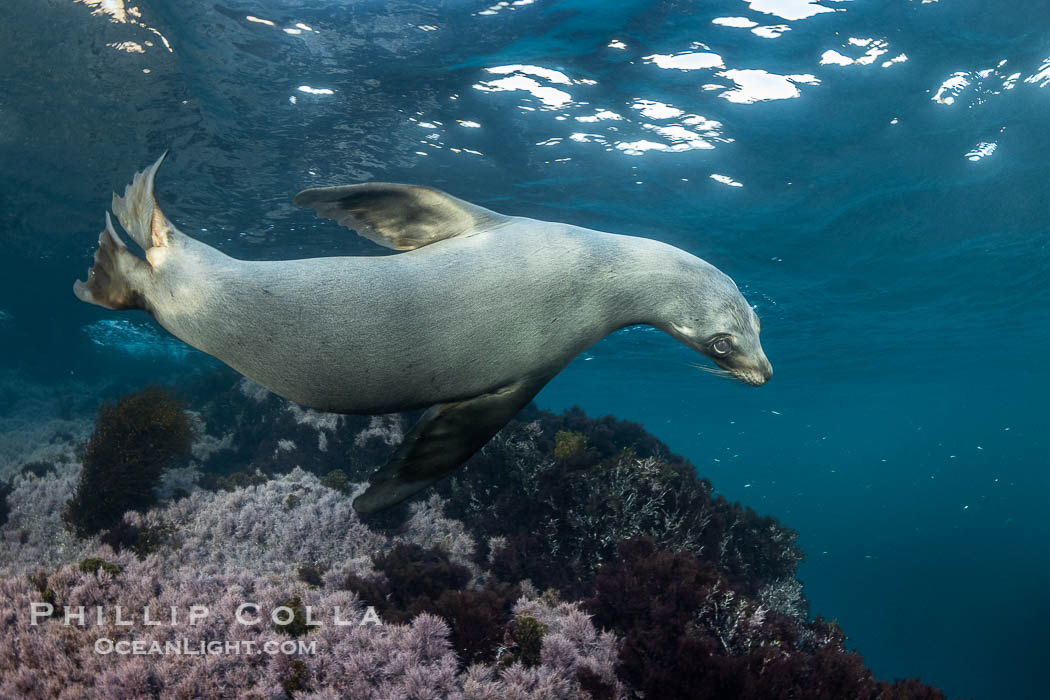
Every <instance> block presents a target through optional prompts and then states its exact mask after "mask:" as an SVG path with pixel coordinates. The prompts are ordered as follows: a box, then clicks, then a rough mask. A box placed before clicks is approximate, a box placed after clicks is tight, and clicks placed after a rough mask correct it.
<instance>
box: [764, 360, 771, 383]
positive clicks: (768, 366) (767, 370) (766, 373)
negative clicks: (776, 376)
mask: <svg viewBox="0 0 1050 700" xmlns="http://www.w3.org/2000/svg"><path fill="white" fill-rule="evenodd" d="M772 378H773V365H771V364H769V360H766V361H765V362H764V363H763V365H762V379H763V381H767V382H768V381H769V380H770V379H772Z"/></svg>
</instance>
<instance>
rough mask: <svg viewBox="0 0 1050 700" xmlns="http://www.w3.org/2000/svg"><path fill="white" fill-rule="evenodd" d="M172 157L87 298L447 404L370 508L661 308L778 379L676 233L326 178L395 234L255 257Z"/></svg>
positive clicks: (333, 399) (87, 285)
mask: <svg viewBox="0 0 1050 700" xmlns="http://www.w3.org/2000/svg"><path fill="white" fill-rule="evenodd" d="M163 160H164V156H163V155H162V156H161V157H160V159H158V160H157V162H156V163H154V164H153V166H152V167H150V168H147V169H146V170H143V171H142V172H140V173H137V174H136V175H135V177H134V179H133V181H132V183H131V184H130V185H128V186H127V188H126V189H125V190H124V196H122V197H121V196H117V195H116V194H114V195H113V203H112V209H113V213H115V214H116V216H117V219H118V220H119V221H120V223H121V225H122V226H123V227H124V229H125V230H126V231H127V233H128V234H129V235H130V236H131V238H132V239H134V241H135V242H136V243H137V244H138V245H139V246H140V247H141V248H142V250H143V251H144V252H145V260H143V259H142V258H140V257H138V256H137V255H135V254H133V253H132V252H131V251H130V250H129V249H128V247H127V246H126V245H125V244H124V242H123V241H122V240H121V238H120V237H119V236H118V235H117V233H116V231H115V230H114V228H113V224H112V221H111V220H110V217H109V213H108V212H107V214H106V225H105V228H104V229H103V231H102V234H101V235H100V237H99V245H98V250H97V251H96V252H95V259H94V265H93V266H92V267H91V269H90V271H89V273H88V278H87V281H86V282H81V281H79V280H78V281H77V282H76V283H75V284H74V286H73V291H74V293H75V294H76V296H77V297H78V298H79V299H81V300H82V301H86V302H89V303H92V304H97V305H99V306H103V307H106V308H108V309H144V310H145V311H147V312H149V313H150V314H152V316H153V318H155V319H156V320H157V322H158V323H160V325H162V326H163V327H164V328H166V329H167V330H168V331H169V332H171V333H172V334H173V335H175V336H176V337H178V338H180V339H182V340H183V341H185V342H186V343H188V344H190V345H192V346H193V347H195V348H198V349H199V350H201V351H203V352H206V353H208V354H209V355H214V356H215V357H217V358H218V359H220V360H222V361H223V362H225V363H226V364H227V365H229V366H230V367H232V368H233V369H235V370H237V371H238V372H240V373H241V374H243V375H245V376H246V377H249V378H251V379H252V380H254V381H256V382H258V383H259V384H261V385H262V386H264V387H266V388H267V389H269V390H270V391H272V392H274V393H275V394H278V395H280V396H283V397H285V398H287V399H289V400H291V401H294V402H296V403H299V404H302V405H303V406H307V407H310V408H315V409H317V410H320V411H332V412H338V413H358V414H376V413H389V412H393V411H402V410H408V409H413V408H421V407H429V409H428V410H427V411H426V412H425V414H424V415H423V417H422V418H421V419H420V420H419V422H418V423H416V425H415V426H414V427H413V428H412V429H411V430H410V431H409V433H408V435H407V436H406V437H405V440H404V442H403V443H402V444H401V445H400V446H399V447H398V448H397V450H396V451H395V452H394V454H393V456H392V457H391V458H390V460H389V461H388V462H387V464H386V465H385V466H383V467H382V468H381V469H379V470H378V471H377V472H376V473H375V474H374V475H373V477H372V479H371V481H370V485H369V487H368V489H367V490H366V491H365V492H364V493H363V494H361V495H360V496H358V497H357V499H356V500H355V501H354V507H355V508H356V509H357V510H358V511H361V512H366V513H370V512H375V511H378V510H381V509H384V508H387V507H390V506H392V505H394V504H396V503H399V502H400V501H403V500H404V499H406V498H408V497H409V496H411V495H412V494H414V493H416V492H417V491H419V490H421V489H423V488H426V487H427V486H430V485H431V484H433V483H434V482H435V481H437V480H439V479H440V478H442V477H443V476H445V475H447V474H449V473H450V472H452V471H453V470H455V469H456V468H457V467H459V466H460V465H461V464H462V463H463V461H464V460H466V459H467V458H468V457H470V456H471V455H472V454H474V452H476V451H477V450H478V449H480V448H481V446H482V445H484V444H485V443H486V442H487V441H488V440H489V438H491V437H492V436H493V435H495V434H496V433H497V432H498V431H499V429H500V428H502V427H503V426H504V425H505V424H506V423H507V422H508V421H509V420H510V419H511V418H513V417H514V415H515V414H516V413H517V412H518V410H519V409H521V408H522V407H523V406H525V404H526V403H528V402H529V400H530V399H532V397H533V396H535V395H536V393H537V392H538V391H539V390H540V389H541V388H542V387H543V385H544V384H546V383H547V382H548V381H549V380H550V379H551V378H552V377H553V376H554V375H556V374H557V373H558V372H559V371H561V369H562V368H563V367H565V365H566V364H568V362H569V361H570V360H571V359H572V358H573V357H575V356H576V355H577V354H579V353H580V352H582V351H583V350H584V349H586V348H587V347H589V346H590V345H592V344H593V343H595V342H596V341H598V340H600V339H601V338H603V337H604V336H606V335H608V334H609V333H611V332H613V331H615V330H617V329H619V328H623V327H625V326H631V325H635V324H649V325H652V326H655V327H657V328H659V329H661V330H664V331H666V332H667V333H669V334H670V335H671V336H672V337H674V338H676V339H678V340H679V341H681V342H682V343H684V344H685V345H687V346H689V347H690V348H693V349H694V350H696V351H697V352H699V353H701V354H703V355H706V356H707V357H709V358H711V359H712V360H713V361H714V362H715V363H716V364H717V365H718V366H719V367H721V368H722V370H723V371H724V373H725V374H727V376H728V375H731V376H733V377H736V378H737V379H740V380H742V381H743V382H745V383H747V384H752V385H760V384H763V383H765V382H766V380H768V379H769V378H770V376H771V375H772V368H771V367H770V364H769V361H768V360H767V359H766V356H765V354H764V353H763V352H762V346H761V344H760V343H759V330H760V327H759V321H758V317H757V316H756V315H755V312H754V310H753V309H752V308H751V306H749V305H748V303H747V302H746V301H745V300H744V297H743V296H742V295H741V294H740V291H739V290H738V289H737V286H736V284H735V283H734V282H733V280H732V279H730V278H729V277H728V276H727V275H726V274H724V273H723V272H721V271H720V270H718V269H717V268H715V267H714V266H713V265H711V264H709V263H707V262H705V261H704V260H701V259H700V258H698V257H696V256H694V255H691V254H689V253H687V252H685V251H684V250H681V249H679V248H675V247H674V246H671V245H668V244H666V243H661V242H659V241H654V240H650V239H647V238H638V237H633V236H623V235H617V234H612V233H603V232H601V231H594V230H590V229H585V228H580V227H578V226H572V225H569V224H561V223H552V222H546V221H537V220H535V219H528V218H524V217H517V216H505V215H503V214H498V213H496V212H494V211H490V210H488V209H484V208H482V207H479V206H476V205H474V204H470V203H468V202H465V201H462V200H460V199H457V198H455V197H452V196H450V195H447V194H445V193H443V192H439V191H437V190H434V189H430V188H428V187H417V186H413V185H399V184H388V183H380V182H371V183H366V184H359V185H345V186H341V187H321V188H314V189H308V190H304V191H302V192H300V193H299V194H298V195H296V196H295V200H294V201H295V203H296V204H298V205H300V206H307V207H312V208H313V209H314V210H315V211H316V212H317V214H318V215H320V216H323V217H326V218H329V219H333V220H335V221H337V222H339V223H340V224H342V225H343V226H346V227H348V228H350V229H353V230H355V231H357V232H358V233H359V234H361V235H362V236H365V237H366V238H369V239H371V240H372V241H375V242H376V243H379V244H380V245H384V246H387V247H389V248H393V249H396V250H402V251H408V252H404V253H401V254H399V255H390V256H382V257H329V258H311V259H305V260H279V261H266V262H263V261H252V260H238V259H235V258H231V257H230V256H228V255H226V254H224V253H222V252H220V251H218V250H216V249H215V248H212V247H211V246H209V245H206V244H204V243H202V242H200V241H197V240H195V239H193V238H191V237H190V236H188V235H186V234H185V233H182V232H181V231H179V230H178V229H176V228H175V226H174V225H172V223H171V222H170V221H168V219H167V218H166V217H165V216H164V214H163V213H162V212H161V210H160V208H159V207H158V206H157V202H156V200H155V198H154V193H153V182H154V177H155V175H156V173H157V169H158V168H159V167H160V164H161V162H162V161H163Z"/></svg>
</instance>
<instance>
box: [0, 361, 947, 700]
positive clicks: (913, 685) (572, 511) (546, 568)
mask: <svg viewBox="0 0 1050 700" xmlns="http://www.w3.org/2000/svg"><path fill="white" fill-rule="evenodd" d="M220 376H223V377H225V376H228V375H225V374H224V375H220ZM209 396H210V397H211V398H210V399H209V400H207V401H204V402H202V403H199V404H198V405H195V406H193V409H194V410H195V412H196V414H197V415H198V416H200V421H201V429H200V430H199V431H198V434H197V435H196V438H195V440H194V442H193V444H192V449H191V453H192V457H193V461H192V465H193V466H192V468H190V469H188V470H187V469H182V468H179V469H171V470H170V471H169V472H167V473H165V472H164V468H163V467H161V468H160V469H156V470H155V472H154V473H155V474H156V475H157V476H154V478H153V479H152V480H151V481H150V488H149V489H147V490H148V491H149V493H150V494H155V493H156V492H157V491H158V490H160V489H159V488H154V487H157V485H158V482H159V481H162V482H163V483H164V486H165V488H166V489H167V491H166V492H168V493H173V491H172V489H171V488H170V487H171V486H172V484H173V483H178V484H181V485H182V486H181V487H180V488H183V489H184V490H185V491H186V493H185V495H183V496H182V497H173V498H170V499H167V500H161V501H158V500H156V496H155V495H151V496H150V498H147V499H145V500H143V499H142V498H138V499H135V500H134V501H133V502H132V500H131V499H129V500H128V501H127V502H128V503H129V504H130V505H127V506H121V507H127V508H133V510H128V511H127V512H121V514H120V515H119V516H118V518H119V519H118V522H117V523H115V524H113V523H111V524H110V525H108V526H107V527H108V528H109V529H108V530H107V531H106V533H105V534H104V536H103V537H102V538H98V537H84V536H81V537H79V538H73V536H72V535H69V533H66V535H68V537H69V538H72V539H71V540H62V541H60V542H56V541H55V538H54V537H52V536H50V534H49V533H48V529H49V527H52V524H53V523H54V522H56V521H57V516H47V515H46V514H45V515H44V517H40V518H37V519H33V518H32V517H30V514H28V513H26V512H25V511H24V510H15V511H12V521H11V522H9V523H7V524H6V525H3V526H0V537H2V538H3V539H4V541H5V542H6V543H7V544H8V546H9V549H10V551H11V557H12V558H11V559H10V560H8V561H7V563H6V564H4V565H3V566H2V567H0V592H2V594H3V595H4V596H5V597H6V598H7V599H9V600H11V601H12V604H13V609H14V610H15V611H16V612H15V614H14V615H12V616H8V617H7V618H5V619H3V620H0V696H2V697H8V696H29V697H40V696H58V695H62V694H63V693H65V694H66V695H70V696H72V695H77V694H81V695H83V694H109V695H115V696H135V697H137V696H158V695H159V696H186V697H190V696H208V697H241V696H258V697H277V698H281V697H288V698H292V697H304V698H307V697H309V698H328V697H353V698H362V699H369V698H372V699H375V700H387V699H388V698H402V697H441V698H453V699H456V700H481V699H485V700H497V699H500V700H502V699H503V698H518V699H520V700H531V699H532V698H547V699H550V700H554V699H559V700H560V699H564V700H570V699H573V700H575V699H577V698H591V699H592V700H605V699H608V700H620V699H627V698H641V697H645V698H668V699H670V700H676V699H677V698H689V699H693V698H698V699H700V700H703V699H704V698H727V699H730V700H732V699H734V698H741V699H743V698H749V699H750V698H754V699H758V698H771V697H805V698H816V699H823V698H828V699H831V698H836V699H837V698H845V697H849V698H863V699H866V700H875V699H880V700H896V699H900V700H903V699H904V698H919V699H926V698H929V699H931V700H932V699H937V698H943V697H944V696H943V694H942V693H940V691H938V690H936V689H935V688H932V687H930V686H926V685H924V684H922V683H921V682H920V681H918V680H915V679H910V680H907V681H896V682H893V683H890V682H886V681H882V680H877V679H875V678H874V677H873V675H872V673H871V671H870V670H869V669H868V668H867V667H866V666H865V665H864V662H863V659H862V658H861V657H860V656H859V655H858V654H857V653H855V652H851V651H849V650H848V649H847V648H846V645H845V637H844V635H843V632H842V630H840V629H839V628H838V626H837V625H836V624H835V623H833V622H828V621H825V620H824V619H822V618H820V617H817V618H816V619H810V614H809V605H808V603H807V601H806V599H805V597H804V596H803V594H802V585H801V583H800V582H799V581H798V580H797V579H796V577H795V570H796V566H797V564H798V562H799V560H800V559H801V557H802V552H801V551H800V550H799V549H798V547H797V545H796V537H797V536H796V533H794V532H793V531H791V530H790V529H788V528H787V527H785V526H784V525H782V524H780V523H779V522H777V521H776V520H774V519H773V518H769V517H764V516H761V515H759V514H757V513H755V512H754V511H752V510H751V509H749V508H746V507H744V506H742V505H740V504H736V503H729V502H728V501H726V500H725V499H724V498H722V497H720V496H718V495H717V494H715V493H714V490H713V487H712V485H711V484H710V482H708V481H707V480H705V479H702V478H699V477H698V476H697V475H696V473H695V469H694V467H693V466H692V465H691V464H689V462H687V461H685V460H684V459H682V458H681V457H678V456H676V455H674V454H672V453H671V452H670V450H669V449H668V448H667V447H666V446H665V445H663V444H662V443H661V442H659V441H658V440H657V439H655V438H654V437H652V436H651V435H649V434H648V433H647V432H645V430H644V429H643V428H642V427H641V426H639V425H637V424H634V423H629V422H625V421H619V420H616V419H615V418H612V417H605V418H600V419H594V418H589V417H587V416H586V415H584V413H583V412H582V411H580V410H579V409H573V410H570V411H566V412H564V413H562V414H560V415H556V414H553V413H550V412H547V411H541V410H538V409H536V408H534V407H529V408H527V409H526V410H524V411H522V412H521V414H519V416H518V418H517V419H516V420H515V421H513V422H512V423H511V424H510V425H508V426H507V427H506V428H505V429H504V430H503V431H502V432H501V433H500V434H499V435H498V436H497V437H496V438H495V439H493V440H492V441H491V442H490V443H489V444H488V445H487V446H486V447H485V448H484V449H483V450H482V451H481V452H480V453H479V454H477V455H475V456H474V457H473V458H472V459H471V460H470V461H469V462H468V463H467V465H466V466H465V467H464V469H463V470H462V471H461V472H460V473H458V474H456V475H455V476H454V477H452V478H450V479H448V480H446V481H445V482H443V483H442V484H441V485H440V486H439V488H438V489H437V493H431V494H430V495H429V497H428V498H425V499H424V498H420V497H417V498H415V499H413V500H412V501H410V502H408V503H406V504H404V505H402V506H399V507H397V508H395V509H392V510H391V511H389V512H386V513H382V514H379V515H377V516H370V517H367V518H363V517H362V516H360V515H359V514H358V513H357V512H355V511H354V509H353V508H352V506H351V500H352V498H353V496H354V495H355V494H357V493H360V491H361V490H362V488H363V482H364V481H365V480H366V479H367V476H368V473H369V470H370V469H372V468H374V467H375V466H378V465H379V464H381V463H382V462H383V460H384V459H385V454H384V451H385V450H389V449H391V448H392V447H393V446H394V445H396V444H397V442H398V441H399V439H400V434H401V432H402V431H403V429H404V426H405V425H406V424H407V422H408V421H409V420H411V418H406V417H404V416H386V417H381V418H357V417H351V416H334V415H329V414H320V413H315V412H307V411H303V410H302V409H300V408H298V407H296V406H294V405H292V404H288V403H287V402H284V401H281V400H279V399H276V398H275V397H273V396H272V395H269V394H266V393H265V392H261V391H258V390H257V388H256V387H253V386H251V385H250V384H247V383H245V382H239V383H238V384H237V385H236V386H235V387H234V388H232V389H231V388H228V387H225V388H223V387H220V388H219V390H218V391H212V392H211V393H210V394H209ZM117 406H118V407H119V406H121V404H120V403H118V404H117ZM109 410H110V411H114V410H116V407H110V409H109ZM173 410H174V409H169V410H168V411H167V415H168V416H169V417H170V416H171V415H172V411H173ZM178 410H179V412H180V413H181V411H182V409H181V408H179V409H178ZM103 413H105V411H104V412H103ZM107 415H108V414H107ZM129 415H130V416H134V417H138V416H140V415H141V413H140V412H139V411H136V412H132V413H131V414H129ZM183 415H185V414H183ZM133 425H134V424H133ZM102 426H108V429H109V430H108V432H105V431H104V428H103V427H102ZM187 430H188V427H187ZM240 431H243V432H244V433H246V435H247V437H245V436H242V435H241V434H240ZM103 432H105V434H106V435H114V434H116V432H115V426H109V425H108V424H106V423H105V421H104V420H103V415H100V417H99V425H98V426H96V434H95V435H93V436H92V440H91V442H90V443H89V449H88V450H85V453H84V465H83V468H82V473H81V476H80V478H79V481H77V480H76V479H74V478H73V476H74V475H75V472H72V471H70V469H71V468H75V465H74V464H72V463H71V462H67V461H65V460H63V459H58V460H56V471H55V472H54V473H45V474H43V475H42V476H39V477H38V476H35V475H32V476H28V475H21V476H16V477H15V480H14V481H13V486H14V491H13V492H12V494H11V498H12V499H14V500H13V501H12V502H21V501H22V500H32V499H36V500H39V501H40V502H46V503H54V502H61V501H60V500H59V494H60V493H62V489H67V490H68V491H72V490H73V489H74V488H75V489H76V491H77V494H80V493H81V491H82V489H83V488H84V487H83V483H84V481H85V479H87V477H86V476H85V474H86V473H89V472H88V467H89V463H90V464H93V465H94V464H95V462H94V461H92V460H98V458H99V457H98V456H99V455H100V454H102V449H101V448H98V447H96V448H92V445H95V444H96V442H97V440H98V439H99V438H98V435H99V434H100V433H103ZM135 435H136V436H137V435H138V433H135ZM119 444H123V443H119ZM118 454H124V452H118ZM168 454H169V455H171V456H174V454H176V452H175V451H174V450H172V451H170V452H169V453H168ZM126 463H130V461H129V462H126ZM165 464H167V462H165ZM176 477H177V478H176ZM249 477H250V478H249ZM93 478H97V477H93ZM220 479H221V481H220ZM89 483H91V482H90V480H89ZM205 486H210V488H209V487H205ZM216 486H221V487H220V488H215V487H216ZM68 491H67V492H68ZM85 493H86V491H85ZM138 495H139V496H140V497H141V496H142V494H141V493H139V494H138ZM65 498H69V496H68V495H67V496H65ZM74 500H75V499H74ZM114 510H116V508H115V509H114ZM48 517H50V518H51V519H50V520H49V519H48ZM38 530H39V532H38ZM20 561H34V562H42V561H49V562H58V563H57V564H53V565H51V566H50V567H45V568H42V569H41V568H37V569H34V570H32V571H26V570H24V569H20V568H18V566H19V565H18V564H17V562H20ZM0 563H3V562H0ZM246 600H249V601H252V602H254V603H256V604H257V605H258V606H259V618H260V619H261V620H265V621H266V622H265V623H264V624H256V625H248V626H245V625H242V624H239V623H238V621H237V620H236V619H235V617H234V611H235V610H236V609H237V606H238V605H239V604H240V603H242V602H244V601H246ZM32 602H44V603H49V604H51V605H52V606H53V607H54V608H56V609H58V608H59V606H73V607H75V606H80V605H84V606H102V607H103V608H112V607H113V606H116V605H120V606H121V607H122V608H123V609H124V610H141V609H142V608H143V607H144V606H150V607H152V608H154V609H156V610H162V611H167V610H169V609H170V608H171V607H172V606H174V607H175V608H176V609H178V610H187V609H189V607H190V606H192V605H198V606H206V607H208V608H209V610H210V611H211V612H210V615H209V617H208V618H207V620H205V621H204V622H203V623H201V624H199V625H196V626H192V627H191V626H187V625H185V624H183V625H161V626H148V627H147V626H143V625H137V626H133V627H118V626H116V625H114V624H113V621H112V619H111V618H108V617H107V618H105V620H104V624H103V625H102V627H100V628H97V627H94V626H88V627H80V626H77V625H71V626H67V625H64V624H63V620H62V614H61V612H55V611H52V612H51V616H50V617H48V616H47V615H46V614H41V615H40V618H39V619H38V620H37V624H36V625H35V626H34V625H31V624H30V622H29V619H28V611H29V610H30V603H32ZM369 606H370V607H372V608H374V611H375V613H376V614H377V615H378V617H379V619H380V620H381V621H382V624H381V625H371V624H350V625H335V624H332V617H331V611H332V610H334V609H336V608H340V609H341V610H343V612H342V613H340V616H341V617H343V618H346V617H349V618H352V619H353V618H356V619H363V617H362V616H363V613H364V611H365V610H366V608H367V607H369ZM279 607H285V608H288V609H289V610H290V611H291V614H290V616H288V615H286V617H289V618H290V619H289V620H287V622H288V624H276V621H272V622H271V618H270V617H269V612H270V611H273V610H275V609H276V608H279ZM308 609H309V610H311V611H312V613H311V614H310V617H309V618H308V617H307V610H308ZM45 612H46V611H45ZM308 620H313V621H314V623H315V624H309V623H308ZM99 637H107V638H111V639H114V640H128V639H138V640H142V641H144V642H146V643H148V644H152V643H157V644H161V645H163V644H167V643H175V642H176V641H178V640H186V641H185V642H184V643H187V644H190V645H199V644H200V643H201V642H203V641H206V640H210V639H211V640H213V639H226V640H236V641H240V642H251V643H253V644H265V643H278V644H280V643H288V644H298V643H308V644H309V643H316V644H317V650H316V652H315V653H295V654H290V655H288V654H277V655H268V654H235V655H224V656H210V657H203V656H202V657H192V656H182V655H177V654H175V655H171V654H161V655H134V654H132V655H108V656H107V655H100V654H97V653H95V652H94V644H95V640H96V639H98V638H99Z"/></svg>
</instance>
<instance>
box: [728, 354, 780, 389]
mask: <svg viewBox="0 0 1050 700" xmlns="http://www.w3.org/2000/svg"><path fill="white" fill-rule="evenodd" d="M729 373H730V374H732V375H733V376H734V377H736V378H737V379H739V380H740V381H742V382H744V383H746V384H750V385H751V386H762V385H763V384H765V383H766V382H768V381H769V380H770V379H771V378H772V377H773V365H771V364H769V360H767V359H766V356H765V355H762V357H761V358H760V361H759V362H758V363H756V365H755V366H747V365H744V366H737V367H732V368H730V369H729Z"/></svg>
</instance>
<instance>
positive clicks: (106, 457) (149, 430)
mask: <svg viewBox="0 0 1050 700" xmlns="http://www.w3.org/2000/svg"><path fill="white" fill-rule="evenodd" d="M192 441H193V429H192V427H191V425H190V420H189V417H188V416H187V415H186V412H185V411H184V409H183V404H182V403H181V402H180V401H179V400H178V399H176V398H175V397H174V396H173V395H172V394H170V393H169V392H166V391H164V390H162V389H160V388H159V387H149V388H147V389H143V390H142V391H138V392H135V393H133V394H127V395H126V396H122V397H121V398H120V399H118V400H117V401H116V403H113V404H103V405H102V407H101V408H100V409H99V412H98V418H97V419H96V421H95V431H94V432H93V433H92V434H91V438H90V439H89V440H88V443H87V446H86V447H85V449H84V457H83V469H82V471H81V472H80V480H79V481H78V482H77V488H76V492H75V493H74V494H73V498H72V499H70V500H69V502H68V503H67V505H66V510H65V521H66V523H67V525H69V526H70V527H72V528H73V529H74V530H75V531H76V533H77V534H78V535H80V536H87V535H92V534H95V533H97V532H99V531H101V530H105V529H106V528H110V527H113V526H114V525H116V524H117V523H119V522H120V520H121V518H122V517H123V515H124V513H125V511H128V510H133V509H139V510H141V509H145V508H148V507H149V506H151V505H153V504H154V503H156V501H157V496H156V493H155V491H154V489H155V488H156V486H157V485H158V484H159V483H160V478H161V476H162V475H163V473H164V470H165V469H166V468H167V467H168V466H169V465H171V464H172V463H173V462H174V461H175V460H177V459H179V458H182V457H185V456H187V455H188V454H189V449H190V445H191V443H192Z"/></svg>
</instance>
